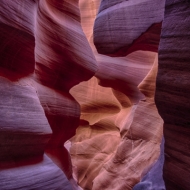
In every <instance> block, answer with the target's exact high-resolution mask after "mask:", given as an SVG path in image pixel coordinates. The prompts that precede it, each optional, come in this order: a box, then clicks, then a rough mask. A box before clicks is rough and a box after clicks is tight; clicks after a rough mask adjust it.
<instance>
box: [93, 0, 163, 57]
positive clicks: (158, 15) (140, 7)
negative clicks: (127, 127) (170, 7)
mask: <svg viewBox="0 0 190 190" xmlns="http://www.w3.org/2000/svg"><path fill="white" fill-rule="evenodd" d="M164 3H165V0H161V1H160V0H155V1H152V0H136V1H130V0H129V1H123V0H118V1H112V2H110V1H108V0H104V1H101V4H100V8H99V11H98V15H97V17H96V20H95V23H94V44H95V46H96V48H97V51H98V52H99V53H102V54H110V53H115V52H116V51H118V50H119V49H120V48H125V49H127V48H128V47H129V46H130V45H131V44H132V43H133V41H134V40H136V39H137V38H138V37H140V35H141V34H142V33H148V31H147V29H148V28H149V27H151V25H152V24H154V23H159V22H161V21H162V19H163V12H164ZM134 12H135V14H134ZM158 31H159V30H158ZM153 35H154V34H153ZM150 36H151V35H149V36H148V37H147V36H146V34H145V36H144V37H143V38H146V39H147V38H149V37H150ZM153 39H154V38H152V40H153ZM153 41H154V40H153ZM149 42H150V44H151V41H150V40H149ZM150 44H149V45H150ZM144 45H145V44H144ZM141 46H142V47H143V43H142V44H141ZM157 46H158V45H157ZM145 47H146V46H144V48H145ZM139 48H140V47H139Z"/></svg>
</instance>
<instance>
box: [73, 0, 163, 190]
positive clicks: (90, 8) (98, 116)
mask: <svg viewBox="0 0 190 190" xmlns="http://www.w3.org/2000/svg"><path fill="white" fill-rule="evenodd" d="M102 2H104V1H102ZM99 3H100V1H98V0H97V1H92V2H91V1H88V2H87V1H85V0H84V1H80V9H81V19H82V20H81V23H82V27H83V30H84V33H85V34H86V36H87V39H88V40H89V43H90V45H91V47H92V49H93V52H94V55H95V57H96V60H97V62H98V71H97V72H96V74H95V77H93V78H92V79H90V80H89V81H87V82H83V83H80V84H79V85H77V86H74V87H73V88H72V89H71V91H70V92H71V94H72V95H73V96H74V97H75V99H76V100H77V101H78V102H79V104H80V105H81V122H80V126H79V128H78V129H77V132H76V135H75V137H73V138H72V139H71V143H72V144H71V148H70V153H71V158H72V163H73V171H74V174H75V177H76V179H77V180H78V182H79V184H80V185H81V186H82V187H83V188H84V189H93V190H96V189H97V190H100V189H102V190H103V189H109V190H111V189H113V190H115V189H121V190H123V189H132V188H133V186H134V185H135V184H136V183H138V182H139V181H140V180H141V178H143V176H144V175H145V173H146V172H148V171H149V169H150V168H151V167H152V165H154V164H155V163H157V160H158V157H159V155H160V143H161V139H162V125H163V121H162V119H161V118H160V116H159V115H158V113H157V109H156V106H155V104H154V91H155V77H156V72H157V53H156V51H157V49H158V43H159V32H157V34H156V35H152V36H151V35H150V36H151V37H152V39H153V41H154V42H155V44H154V46H155V47H156V46H157V47H156V48H155V49H154V50H153V49H151V48H150V49H149V51H138V50H139V49H138V48H136V47H137V46H138V45H137V44H138V43H141V45H142V47H143V44H144V45H145V46H146V44H149V45H150V46H151V42H152V41H151V40H150V41H149V38H148V36H149V35H147V34H146V35H145V36H146V37H147V38H148V39H147V40H145V38H144V39H143V38H141V39H142V40H137V41H136V43H134V44H133V45H132V46H131V47H130V48H129V49H130V50H129V49H124V50H122V53H117V54H114V55H112V56H114V57H110V56H106V55H101V54H99V53H98V52H97V50H96V48H95V46H94V44H93V28H92V26H93V23H94V19H95V16H96V12H97V10H98V6H99ZM162 10H164V9H162ZM118 11H119V9H118ZM97 17H98V16H97ZM160 18H163V11H162V15H160ZM96 21H97V20H96ZM115 24H116V23H115ZM153 24H154V23H151V24H150V26H153ZM113 25H114V23H113ZM157 26H158V28H159V27H160V25H157ZM151 30H152V29H151ZM153 30H155V29H153ZM158 31H160V29H159V30H158ZM126 36H127V35H126ZM151 37H150V38H151ZM139 39H140V38H139ZM102 42H103V40H102ZM105 45H106V43H105ZM135 46H136V47H135ZM142 50H145V49H142ZM146 50H148V49H146ZM121 56H123V57H121ZM159 164H161V167H162V165H163V162H162V163H160V162H159ZM156 170H157V169H156ZM157 171H158V170H157ZM159 172H160V171H159ZM160 176H162V173H160ZM148 178H149V177H148ZM149 180H150V181H151V179H149ZM160 180H161V182H162V186H161V187H160V188H164V183H163V180H162V178H160ZM151 183H152V184H153V183H154V182H151ZM154 185H157V183H156V184H154ZM157 186H159V185H157ZM146 187H148V186H147V185H146Z"/></svg>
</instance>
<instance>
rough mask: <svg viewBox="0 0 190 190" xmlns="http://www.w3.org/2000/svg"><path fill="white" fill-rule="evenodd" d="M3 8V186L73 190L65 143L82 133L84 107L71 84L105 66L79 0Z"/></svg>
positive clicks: (21, 1) (22, 0)
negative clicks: (95, 51)
mask: <svg viewBox="0 0 190 190" xmlns="http://www.w3.org/2000/svg"><path fill="white" fill-rule="evenodd" d="M0 5H1V6H0V15H1V16H0V25H1V28H0V39H1V49H0V57H1V63H0V84H1V87H0V90H1V92H0V97H1V103H0V107H1V109H0V110H1V111H0V114H1V117H0V137H1V138H0V152H1V155H0V161H1V165H0V170H1V171H0V173H1V175H0V182H1V189H2V190H4V189H26V188H27V189H65V190H66V189H72V186H71V184H70V183H69V181H68V179H69V180H70V179H71V178H72V168H71V161H70V156H69V154H68V152H67V150H66V149H65V148H64V146H63V143H64V142H65V141H66V140H68V139H69V138H70V137H72V136H73V135H74V134H75V130H76V128H77V126H78V123H79V116H80V106H79V104H78V103H77V102H76V101H75V100H74V98H73V97H72V96H71V95H70V94H69V89H70V88H71V87H72V86H74V85H76V84H78V83H80V82H81V81H84V80H88V79H90V78H91V77H92V76H93V75H94V73H95V72H96V70H97V66H96V60H95V57H94V55H93V53H92V50H91V48H90V46H89V44H88V41H87V39H86V37H85V35H84V33H83V31H82V28H81V25H80V12H79V7H78V1H75V0H73V1H69V0H68V1H60V0H58V1H52V0H39V1H32V0H15V1H6V0H2V1H1V2H0ZM44 152H45V154H46V155H48V156H49V157H50V158H51V159H48V158H47V156H45V155H44ZM61 170H62V171H61ZM63 172H64V173H65V174H66V175H65V174H64V173H63ZM22 178H25V179H23V180H21V179H22ZM67 178H68V179H67ZM8 180H10V181H8ZM27 181H28V182H27ZM71 183H73V181H72V180H71Z"/></svg>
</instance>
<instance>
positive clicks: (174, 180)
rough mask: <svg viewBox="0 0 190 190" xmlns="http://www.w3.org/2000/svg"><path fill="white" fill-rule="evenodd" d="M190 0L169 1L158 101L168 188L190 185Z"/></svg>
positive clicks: (157, 90)
mask: <svg viewBox="0 0 190 190" xmlns="http://www.w3.org/2000/svg"><path fill="white" fill-rule="evenodd" d="M189 11H190V2H189V1H182V0H181V1H180V0H177V1H172V0H167V1H166V7H165V16H164V21H163V25H162V32H161V40H160V46H159V67H158V68H159V69H158V76H157V83H156V105H157V107H158V110H159V113H160V115H161V116H162V118H163V119H164V122H165V124H164V135H165V139H166V142H165V156H166V161H165V165H164V178H165V182H166V188H167V189H168V190H178V189H182V190H183V189H185V190H186V189H190V114H189V113H190V101H189V93H190V65H189V62H190V46H189V41H190V37H189V34H190V30H189V29H190V22H189V21H190V15H189Z"/></svg>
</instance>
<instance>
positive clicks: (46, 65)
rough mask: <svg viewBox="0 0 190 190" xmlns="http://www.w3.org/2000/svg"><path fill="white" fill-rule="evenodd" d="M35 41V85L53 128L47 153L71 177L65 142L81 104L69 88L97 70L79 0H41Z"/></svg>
mask: <svg viewBox="0 0 190 190" xmlns="http://www.w3.org/2000/svg"><path fill="white" fill-rule="evenodd" d="M35 44H36V46H35V61H36V65H35V81H36V83H35V85H36V88H37V93H38V96H39V99H40V102H41V104H42V106H43V108H44V111H45V114H46V117H47V119H48V122H49V124H50V126H51V129H52V131H53V135H52V137H51V139H50V141H49V143H48V147H47V149H46V153H47V154H48V155H49V156H50V157H51V158H52V159H53V160H54V161H55V163H56V164H57V165H58V166H59V167H60V168H61V169H62V170H63V171H64V172H65V173H66V175H67V177H68V178H70V177H71V175H72V169H71V163H70V156H69V155H68V152H67V150H66V149H65V148H64V147H63V143H64V142H65V141H67V140H68V139H69V138H71V137H72V136H73V135H74V134H75V130H76V128H77V127H78V125H79V117H80V106H79V104H78V103H77V102H76V101H75V99H74V98H73V97H72V96H71V95H70V94H69V90H70V88H71V87H73V86H74V85H76V84H78V83H79V82H81V81H84V80H88V79H89V78H91V77H92V76H93V75H94V74H95V72H96V70H97V66H96V60H95V57H94V55H93V53H92V50H91V48H90V46H89V44H88V41H87V39H86V37H85V35H84V33H83V31H82V28H81V25H80V12H79V8H78V1H76V0H71V1H70V0H68V1H60V0H55V1H53V0H40V1H38V9H37V15H36V25H35Z"/></svg>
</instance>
